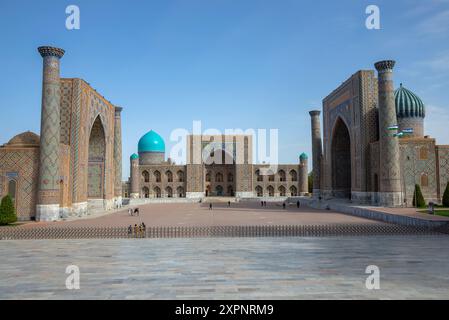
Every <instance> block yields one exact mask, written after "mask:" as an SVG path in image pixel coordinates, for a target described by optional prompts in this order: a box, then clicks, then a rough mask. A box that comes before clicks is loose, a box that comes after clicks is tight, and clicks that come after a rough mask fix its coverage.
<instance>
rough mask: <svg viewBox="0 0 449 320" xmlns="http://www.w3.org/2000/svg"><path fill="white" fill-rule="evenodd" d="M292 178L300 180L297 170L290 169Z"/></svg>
mask: <svg viewBox="0 0 449 320" xmlns="http://www.w3.org/2000/svg"><path fill="white" fill-rule="evenodd" d="M290 180H292V181H298V173H297V172H296V170H290Z"/></svg>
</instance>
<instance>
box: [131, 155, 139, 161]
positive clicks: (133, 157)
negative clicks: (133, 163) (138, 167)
mask: <svg viewBox="0 0 449 320" xmlns="http://www.w3.org/2000/svg"><path fill="white" fill-rule="evenodd" d="M135 159H139V156H138V155H137V154H135V153H133V154H132V155H131V160H135Z"/></svg>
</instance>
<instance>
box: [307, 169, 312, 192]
mask: <svg viewBox="0 0 449 320" xmlns="http://www.w3.org/2000/svg"><path fill="white" fill-rule="evenodd" d="M307 178H308V179H307V182H308V187H309V193H312V192H313V172H310V173H309V176H308V177H307Z"/></svg>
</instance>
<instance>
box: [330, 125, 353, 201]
mask: <svg viewBox="0 0 449 320" xmlns="http://www.w3.org/2000/svg"><path fill="white" fill-rule="evenodd" d="M331 152H332V190H333V194H334V196H335V197H337V198H350V197H351V138H350V135H349V130H348V127H347V126H346V124H345V123H344V121H343V120H342V119H341V118H339V119H338V120H337V121H336V123H335V127H334V131H333V135H332V151H331Z"/></svg>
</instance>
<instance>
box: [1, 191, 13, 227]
mask: <svg viewBox="0 0 449 320" xmlns="http://www.w3.org/2000/svg"><path fill="white" fill-rule="evenodd" d="M16 221H17V216H16V209H14V204H13V202H12V198H11V196H10V195H7V196H5V197H3V199H2V202H1V204H0V225H7V224H10V223H13V222H16Z"/></svg>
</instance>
